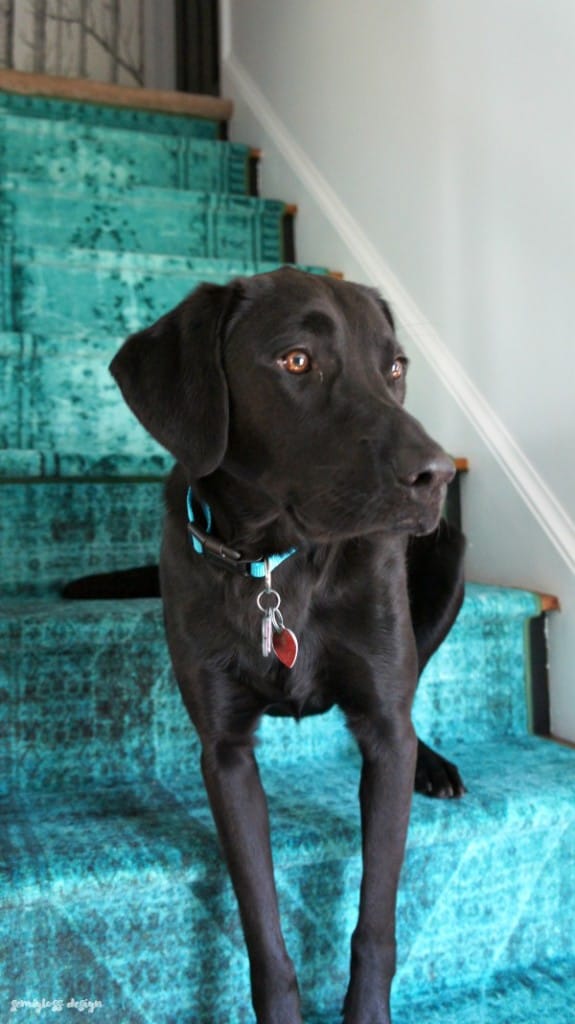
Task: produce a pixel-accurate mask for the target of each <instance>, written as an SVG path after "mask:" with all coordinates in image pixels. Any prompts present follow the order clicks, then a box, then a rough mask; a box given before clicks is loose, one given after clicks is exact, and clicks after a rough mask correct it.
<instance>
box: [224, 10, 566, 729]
mask: <svg viewBox="0 0 575 1024" xmlns="http://www.w3.org/2000/svg"><path fill="white" fill-rule="evenodd" d="M223 30H224V31H223V51H224V66H223V72H224V92H225V93H226V94H227V95H230V96H231V98H232V99H234V100H235V102H236V116H235V119H234V122H233V132H234V138H237V139H241V140H242V141H248V142H250V143H252V144H253V145H259V146H262V147H263V148H264V150H265V157H266V159H265V162H264V178H263V185H264V192H265V194H267V195H279V196H281V197H282V198H286V199H288V200H290V201H295V202H297V203H298V206H299V208H300V218H299V222H298V226H297V239H298V243H299V244H298V255H299V259H300V260H301V261H302V262H311V263H313V262H319V263H322V264H327V265H329V266H331V267H336V268H338V269H341V270H343V271H344V272H345V274H346V276H347V277H349V278H351V279H353V278H355V279H358V280H366V281H370V282H372V283H375V284H376V285H378V286H380V287H381V288H382V290H383V291H384V292H385V293H386V294H387V295H388V297H389V298H390V299H391V301H392V303H393V304H394V306H395V309H396V312H397V314H398V315H399V318H400V321H401V324H402V331H403V334H404V341H405V344H406V346H407V348H408V350H409V352H410V355H411V356H412V357H413V367H412V373H411V378H412V380H411V390H410V397H409V405H410V407H411V409H412V410H413V411H414V412H415V413H416V415H418V416H419V417H420V418H421V419H422V420H424V421H425V423H426V425H427V426H428V427H429V428H430V429H431V430H433V431H435V433H436V435H437V436H438V437H439V438H440V440H442V441H443V443H444V444H445V445H446V446H447V447H448V448H449V450H450V451H452V452H453V453H454V454H461V455H467V456H468V457H469V458H470V460H471V473H470V476H469V479H468V481H467V482H466V485H465V511H464V514H465V522H466V528H467V532H468V534H469V538H470V551H469V560H468V564H469V575H470V576H472V577H473V578H475V579H481V580H485V581H488V582H501V583H509V584H514V585H524V586H529V587H532V588H534V589H539V590H542V591H547V592H550V593H554V594H557V595H558V596H559V597H560V599H561V601H562V605H563V611H562V613H561V615H559V616H557V615H556V616H554V617H553V618H552V621H551V659H552V661H551V682H552V716H553V729H554V731H555V733H556V734H557V735H560V736H563V737H565V738H571V739H572V740H575V673H574V672H573V669H572V666H573V664H575V582H574V575H573V567H574V566H575V526H574V524H573V516H574V510H575V460H574V458H573V454H572V446H573V443H574V441H575V413H574V411H573V410H574V405H575V401H574V399H575V345H573V344H572V343H571V339H570V337H569V331H570V327H571V306H572V303H573V290H574V288H573V286H574V270H575V259H574V256H575V173H574V172H575V133H574V131H573V110H572V105H573V96H574V95H575V5H574V4H573V3H572V0H552V2H550V3H546V4H543V3H541V0H504V2H503V3H502V2H501V0H498V2H495V0H481V2H478V0H467V2H466V3H465V4H462V3H461V0H433V3H423V2H421V0H419V2H418V0H355V2H354V4H353V5H352V4H350V3H348V2H345V0H312V2H310V0H290V2H289V3H281V4H270V3H268V2H266V0H229V2H228V3H226V4H224V11H223Z"/></svg>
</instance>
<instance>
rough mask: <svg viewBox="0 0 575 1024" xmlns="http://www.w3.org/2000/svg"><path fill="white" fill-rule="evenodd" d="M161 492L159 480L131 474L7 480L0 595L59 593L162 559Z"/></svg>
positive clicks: (0, 501)
mask: <svg viewBox="0 0 575 1024" xmlns="http://www.w3.org/2000/svg"><path fill="white" fill-rule="evenodd" d="M30 454H35V453H30ZM105 461H106V460H105V459H102V460H101V465H102V468H105ZM124 464H125V463H124ZM120 465H121V463H120ZM29 468H31V467H30V466H29ZM58 468H60V467H58ZM115 469H116V470H117V469H118V464H116V465H115ZM163 490H164V485H163V481H162V480H161V479H156V480H153V479H147V480H146V479H143V480H138V479H133V478H132V479H130V477H129V476H128V477H126V478H124V479H122V478H121V477H119V478H117V479H115V480H108V481H106V482H105V483H102V482H101V481H98V480H81V479H80V480H78V479H74V480H70V479H67V480H66V479H65V480H57V479H56V480H49V479H48V480H43V481H34V482H33V483H31V482H30V480H24V481H23V482H21V483H16V482H10V483H5V482H3V483H2V484H0V521H1V522H2V524H3V528H2V533H1V535H0V560H1V562H2V579H1V580H0V593H2V594H3V595H5V596H9V595H11V596H17V595H20V596H22V597H25V596H42V595H47V594H50V593H52V594H54V593H58V592H59V591H60V590H61V588H62V585H63V584H64V583H65V582H67V581H69V580H71V579H74V578H76V577H78V576H82V575H85V574H86V573H92V572H112V571H113V570H115V569H127V568H130V567H131V566H134V565H149V564H154V563H157V561H158V557H159V551H160V540H161V530H162V518H163V512H164V502H163Z"/></svg>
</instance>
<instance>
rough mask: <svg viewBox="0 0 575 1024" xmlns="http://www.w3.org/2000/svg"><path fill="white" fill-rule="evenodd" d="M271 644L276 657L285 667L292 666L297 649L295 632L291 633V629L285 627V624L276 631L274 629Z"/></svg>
mask: <svg viewBox="0 0 575 1024" xmlns="http://www.w3.org/2000/svg"><path fill="white" fill-rule="evenodd" d="M272 646H273V649H274V654H275V656H276V658H278V659H279V660H280V661H281V663H282V665H285V666H286V668H293V667H294V665H295V663H296V659H297V652H298V649H299V644H298V640H297V636H296V635H295V633H292V631H291V629H286V627H285V626H284V627H283V629H280V630H279V631H278V632H276V631H275V630H274V634H273V637H272Z"/></svg>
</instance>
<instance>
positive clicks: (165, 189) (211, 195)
mask: <svg viewBox="0 0 575 1024" xmlns="http://www.w3.org/2000/svg"><path fill="white" fill-rule="evenodd" d="M219 144H220V145H221V143H219ZM213 145H216V143H213ZM0 188H2V190H3V191H4V193H5V195H6V196H8V197H9V196H10V195H11V194H13V193H15V192H25V193H30V194H31V195H35V196H40V197H41V198H42V199H45V198H46V197H47V196H50V197H54V198H55V199H62V200H67V201H69V202H70V203H71V204H74V203H76V202H77V200H78V199H88V200H94V201H95V202H98V203H100V202H109V203H111V204H117V205H118V206H124V205H125V204H126V203H133V204H138V203H139V202H140V201H141V202H143V204H144V206H145V207H146V209H147V208H148V207H149V204H150V203H157V204H158V205H160V204H162V203H164V204H169V203H173V204H174V205H176V206H177V207H178V208H181V207H182V206H186V205H187V204H188V205H190V204H195V205H201V206H204V207H206V208H209V209H218V208H219V207H222V208H224V209H226V208H229V209H230V210H232V211H234V210H267V209H270V210H275V211H280V212H283V213H290V214H292V215H293V214H294V212H295V211H296V207H295V206H294V205H293V204H291V203H286V202H285V201H284V200H283V199H274V198H270V197H265V196H251V195H235V194H233V193H229V192H210V191H207V190H206V189H196V188H174V187H172V186H169V185H138V187H137V188H136V189H134V190H131V191H129V192H126V191H125V190H123V189H118V188H116V187H115V186H114V185H97V184H91V183H90V182H88V183H86V182H84V181H78V180H76V181H74V183H73V184H71V183H69V182H67V183H66V185H65V187H64V188H61V187H60V186H59V185H58V183H57V182H53V181H38V180H37V179H35V178H30V177H28V175H26V174H20V173H17V174H11V173H8V174H5V175H4V176H3V179H2V185H1V186H0ZM41 244H42V243H39V245H41ZM112 251H113V250H112Z"/></svg>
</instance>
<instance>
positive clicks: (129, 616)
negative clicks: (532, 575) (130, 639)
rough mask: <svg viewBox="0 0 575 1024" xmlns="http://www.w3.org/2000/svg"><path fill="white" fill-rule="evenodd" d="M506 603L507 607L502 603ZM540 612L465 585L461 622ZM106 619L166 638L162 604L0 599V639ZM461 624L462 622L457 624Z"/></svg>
mask: <svg viewBox="0 0 575 1024" xmlns="http://www.w3.org/2000/svg"><path fill="white" fill-rule="evenodd" d="M503 601H504V602H505V605H504V607H503V606H502V602H503ZM540 610H541V598H540V595H539V594H538V593H536V592H535V591H531V590H523V589H521V588H519V587H509V586H504V585H498V584H491V583H475V582H473V581H469V582H468V583H467V584H466V601H465V602H464V604H463V607H462V609H461V612H460V618H462V619H463V617H469V619H470V620H473V618H474V617H475V616H476V615H479V616H482V617H491V616H493V615H496V614H501V612H502V611H503V612H504V614H505V615H506V616H510V615H511V616H515V617H517V618H525V617H526V616H531V615H538V614H539V612H540ZM104 616H106V617H107V618H109V620H110V622H115V623H119V622H123V623H125V624H126V625H128V627H129V628H130V627H132V626H133V625H134V624H135V623H137V622H138V621H139V620H140V619H142V618H143V617H144V618H145V620H146V623H147V624H148V626H149V625H150V624H151V622H152V621H156V624H157V627H158V629H159V630H160V634H159V635H162V636H163V626H162V621H161V609H160V602H159V600H154V599H144V600H137V599H136V600H121V601H114V600H111V601H106V602H104V603H102V601H79V602H76V601H63V600H54V598H38V599H34V598H32V599H20V598H18V597H11V598H8V599H0V636H1V635H2V631H3V629H4V628H9V627H8V623H9V621H10V620H12V621H13V622H15V621H18V620H20V621H21V622H22V623H23V625H24V627H25V626H26V625H31V624H32V623H34V622H37V621H40V620H42V619H46V618H48V619H50V620H54V623H55V624H56V623H65V622H68V623H71V624H72V628H73V629H74V630H76V629H77V628H78V627H82V625H86V624H87V625H88V626H89V625H90V624H93V623H97V622H100V621H101V620H102V618H103V617H104ZM458 621H459V620H458Z"/></svg>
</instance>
